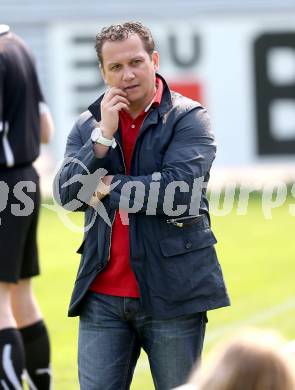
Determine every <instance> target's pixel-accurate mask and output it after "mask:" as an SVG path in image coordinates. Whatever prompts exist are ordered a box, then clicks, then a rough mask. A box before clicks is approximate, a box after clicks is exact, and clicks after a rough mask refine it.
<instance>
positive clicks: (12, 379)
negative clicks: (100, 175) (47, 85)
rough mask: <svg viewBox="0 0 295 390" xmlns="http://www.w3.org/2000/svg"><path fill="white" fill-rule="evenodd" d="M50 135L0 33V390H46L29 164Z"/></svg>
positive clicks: (36, 196)
mask: <svg viewBox="0 0 295 390" xmlns="http://www.w3.org/2000/svg"><path fill="white" fill-rule="evenodd" d="M52 132H53V123H52V118H51V114H50V112H49V110H48V107H47V105H46V104H45V103H44V99H43V96H42V92H41V89H40V86H39V82H38V78H37V73H36V69H35V65H34V60H33V57H32V54H31V52H30V50H29V49H28V47H27V46H26V45H25V43H24V42H23V41H22V40H21V39H20V38H19V37H17V36H16V35H15V34H13V33H12V32H10V30H9V27H8V26H6V25H0V184H1V202H0V203H1V205H0V210H1V212H0V389H1V390H7V389H9V390H10V389H15V390H20V389H21V388H22V374H23V373H24V370H25V369H26V374H27V375H26V377H27V381H28V385H29V389H30V390H36V389H37V390H49V388H50V382H51V374H50V365H49V361H50V346H49V338H48V333H47V329H46V326H45V324H44V322H43V319H42V314H41V312H40V309H39V307H38V305H37V302H36V299H35V297H34V295H33V292H32V286H31V278H32V277H33V276H36V275H38V274H39V264H38V251H37V243H36V240H37V224H38V214H39V207H40V192H39V177H38V174H37V172H36V170H35V168H34V167H33V165H32V163H33V161H34V160H35V159H36V158H37V157H38V155H39V149H40V142H43V143H47V142H49V139H50V136H51V134H52Z"/></svg>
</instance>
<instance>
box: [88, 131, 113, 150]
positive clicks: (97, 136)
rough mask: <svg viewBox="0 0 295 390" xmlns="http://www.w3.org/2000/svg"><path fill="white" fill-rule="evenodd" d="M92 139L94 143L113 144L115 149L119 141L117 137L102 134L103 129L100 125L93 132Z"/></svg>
mask: <svg viewBox="0 0 295 390" xmlns="http://www.w3.org/2000/svg"><path fill="white" fill-rule="evenodd" d="M91 141H92V142H93V143H94V144H101V145H105V146H111V147H112V148H113V149H115V147H116V146H117V142H116V140H115V138H114V137H113V138H112V139H108V138H105V137H104V136H103V135H102V131H101V128H100V127H95V129H93V131H92V133H91Z"/></svg>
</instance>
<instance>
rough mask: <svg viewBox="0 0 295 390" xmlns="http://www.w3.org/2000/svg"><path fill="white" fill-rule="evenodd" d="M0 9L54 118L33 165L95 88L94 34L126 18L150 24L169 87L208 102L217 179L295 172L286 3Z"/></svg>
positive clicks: (39, 4) (294, 95) (57, 152)
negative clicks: (33, 67) (30, 61)
mask: <svg viewBox="0 0 295 390" xmlns="http://www.w3.org/2000/svg"><path fill="white" fill-rule="evenodd" d="M0 15H1V21H2V23H6V24H9V25H10V26H11V28H12V30H14V31H15V32H16V33H18V34H19V35H20V36H21V37H23V38H24V39H25V40H26V42H27V43H28V44H29V46H30V47H31V48H32V50H33V52H34V54H35V57H36V61H37V67H38V70H39V75H40V79H41V83H42V85H43V89H44V93H45V95H46V97H47V100H48V103H49V105H50V108H51V110H52V112H53V115H54V119H55V123H56V129H57V132H56V135H55V138H54V141H53V143H52V144H51V145H50V146H49V147H47V148H45V149H44V151H43V164H42V163H41V162H40V163H39V164H40V166H41V169H42V170H43V171H44V174H45V175H48V174H50V171H51V170H52V169H53V167H55V165H56V162H57V161H59V160H60V159H61V158H62V156H63V152H64V146H65V142H66V137H67V134H68V133H69V131H70V129H71V127H72V125H73V123H74V121H75V119H76V118H77V116H78V115H79V114H80V113H81V112H83V111H85V110H86V109H87V107H88V106H89V104H90V103H91V102H92V101H94V100H95V99H96V98H97V96H98V95H99V94H100V93H101V92H102V91H103V81H102V79H101V77H100V74H99V71H98V65H97V60H96V54H95V50H94V41H95V35H96V33H97V32H98V31H99V30H100V29H101V27H103V26H105V25H108V24H111V23H116V22H121V21H124V20H130V19H134V20H141V21H142V22H143V23H146V24H147V25H148V26H149V27H150V29H151V31H152V33H153V35H154V38H155V41H156V45H157V49H158V50H159V52H160V55H161V58H160V59H161V62H160V73H162V74H163V75H164V76H165V77H166V78H167V80H168V81H169V83H170V85H171V87H172V88H173V89H175V90H177V91H179V92H181V93H183V94H185V95H187V96H189V97H191V98H193V99H196V100H199V101H201V102H202V103H203V104H204V105H205V106H206V107H207V108H208V110H209V113H210V115H211V118H212V122H213V129H214V132H215V134H216V137H217V141H218V144H219V151H218V157H217V160H216V162H215V168H214V169H217V168H218V175H217V178H216V180H218V183H219V182H220V181H221V182H222V181H223V180H225V179H228V176H229V175H230V177H232V176H234V177H235V176H236V175H241V174H242V173H243V174H247V175H252V174H253V172H254V173H255V174H260V173H262V172H263V175H262V178H264V174H265V171H267V170H268V169H271V174H272V175H274V174H275V175H277V176H280V177H282V178H286V179H289V178H290V176H291V177H294V165H295V158H294V147H295V30H294V20H295V19H294V17H295V1H294V0H281V1H275V0H268V1H264V0H246V1H241V2H240V1H237V0H204V1H202V0H184V1H181V2H180V1H177V0H169V1H168V0H167V1H166V0H160V1H159V0H158V1H154V0H152V1H148V2H139V1H132V0H126V1H124V3H122V2H121V1H118V0H108V1H99V0H89V1H87V2H86V3H85V2H84V1H81V0H78V1H70V0H52V1H50V2H47V1H40V0H39V1H34V0H19V1H18V0H0ZM45 161H46V163H45ZM250 168H252V170H250V171H249V169H250ZM253 168H254V170H253ZM214 173H215V170H214V172H213V174H214ZM224 175H225V177H224ZM42 177H43V178H44V175H42ZM272 177H273V176H272ZM216 180H214V182H215V184H217V181H216ZM212 182H213V181H212ZM43 187H46V185H45V183H44V184H43ZM46 190H47V191H48V190H49V188H48V187H46Z"/></svg>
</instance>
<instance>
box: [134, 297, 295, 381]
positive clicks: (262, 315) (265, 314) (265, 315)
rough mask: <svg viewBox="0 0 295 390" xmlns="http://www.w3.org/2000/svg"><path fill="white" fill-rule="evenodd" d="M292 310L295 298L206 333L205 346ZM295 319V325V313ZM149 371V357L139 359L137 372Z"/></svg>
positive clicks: (294, 308)
mask: <svg viewBox="0 0 295 390" xmlns="http://www.w3.org/2000/svg"><path fill="white" fill-rule="evenodd" d="M291 310H295V296H294V297H292V298H289V299H288V300H286V301H285V302H283V303H280V304H279V305H276V306H273V307H271V308H269V309H266V310H264V311H259V312H257V313H254V314H253V315H252V316H251V317H248V318H246V319H243V320H240V321H236V322H233V323H231V324H229V325H225V326H220V327H218V328H216V329H214V330H212V331H208V332H206V337H205V344H206V345H208V344H210V343H212V342H214V341H216V340H217V339H219V338H222V337H224V336H226V335H229V334H230V333H234V332H236V331H238V330H239V329H241V328H245V327H250V326H255V325H259V324H263V323H264V322H266V321H269V320H271V319H272V318H274V317H276V316H278V315H280V314H283V313H285V312H288V311H291ZM293 318H294V323H295V313H294V317H293ZM148 369H149V362H148V359H147V357H146V356H144V358H141V359H139V361H138V363H137V365H136V372H137V373H140V372H143V371H145V370H148ZM135 375H136V374H135Z"/></svg>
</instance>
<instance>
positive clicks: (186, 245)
mask: <svg viewBox="0 0 295 390" xmlns="http://www.w3.org/2000/svg"><path fill="white" fill-rule="evenodd" d="M192 245H193V244H192V243H191V241H187V242H186V243H185V247H186V249H190V248H191V247H192Z"/></svg>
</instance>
